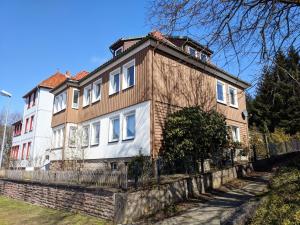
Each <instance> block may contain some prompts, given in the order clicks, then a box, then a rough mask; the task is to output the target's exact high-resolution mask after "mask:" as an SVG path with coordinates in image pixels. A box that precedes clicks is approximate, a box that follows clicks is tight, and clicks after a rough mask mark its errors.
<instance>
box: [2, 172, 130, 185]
mask: <svg viewBox="0 0 300 225" xmlns="http://www.w3.org/2000/svg"><path fill="white" fill-rule="evenodd" d="M0 178H8V179H12V180H25V181H26V180H28V181H40V182H46V183H68V184H83V185H94V186H98V187H115V188H124V189H126V188H127V174H126V173H124V172H121V171H100V170H95V171H43V170H36V171H25V170H0Z"/></svg>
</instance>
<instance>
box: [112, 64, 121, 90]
mask: <svg viewBox="0 0 300 225" xmlns="http://www.w3.org/2000/svg"><path fill="white" fill-rule="evenodd" d="M117 74H119V90H113V83H114V76H115V75H117ZM120 78H121V68H117V69H115V70H114V71H112V72H110V73H109V95H113V94H116V93H118V92H120V88H121V79H120Z"/></svg>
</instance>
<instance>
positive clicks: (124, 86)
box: [122, 59, 136, 90]
mask: <svg viewBox="0 0 300 225" xmlns="http://www.w3.org/2000/svg"><path fill="white" fill-rule="evenodd" d="M132 66H133V85H129V84H128V83H127V81H128V79H127V78H128V68H130V67H132ZM122 71H123V74H122V77H123V81H122V90H125V89H127V88H130V87H133V86H134V85H135V78H136V70H135V59H133V60H131V61H129V62H128V63H126V64H125V65H123V67H122Z"/></svg>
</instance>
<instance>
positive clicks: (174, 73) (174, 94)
mask: <svg viewBox="0 0 300 225" xmlns="http://www.w3.org/2000/svg"><path fill="white" fill-rule="evenodd" d="M216 82H217V79H216V78H215V77H214V76H212V75H210V74H208V73H206V72H204V71H201V70H198V69H196V68H193V67H191V66H189V65H185V64H183V63H181V62H178V61H177V60H176V59H173V58H172V57H169V56H167V55H164V54H161V53H160V52H155V53H154V56H153V88H154V90H153V102H152V107H153V113H154V116H153V120H154V123H153V126H154V127H153V139H154V140H153V143H154V144H153V147H152V155H153V157H156V156H157V155H158V153H159V151H161V147H162V133H163V128H164V122H165V119H166V117H167V115H168V114H169V113H171V112H173V111H175V110H178V109H180V108H181V107H186V106H194V105H199V106H201V107H202V108H204V109H205V110H209V109H216V110H217V111H219V112H221V113H223V114H224V115H225V117H226V118H227V123H228V125H235V126H238V127H240V135H241V140H242V141H243V142H244V143H245V144H248V129H247V126H248V124H247V121H246V120H244V119H243V118H242V111H243V110H245V109H246V101H245V93H244V92H243V91H242V90H241V89H238V106H239V108H238V109H236V108H232V107H230V106H229V105H222V104H220V103H217V101H216ZM225 83H226V82H225ZM232 86H234V87H236V86H235V85H232ZM226 93H227V94H228V84H226ZM227 100H228V96H227Z"/></svg>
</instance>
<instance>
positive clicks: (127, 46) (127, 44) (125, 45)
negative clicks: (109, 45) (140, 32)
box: [123, 40, 140, 51]
mask: <svg viewBox="0 0 300 225" xmlns="http://www.w3.org/2000/svg"><path fill="white" fill-rule="evenodd" d="M139 41H140V40H133V41H125V42H124V44H123V51H125V50H126V49H128V48H130V47H131V46H132V45H134V44H136V43H137V42H139Z"/></svg>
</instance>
